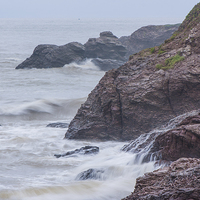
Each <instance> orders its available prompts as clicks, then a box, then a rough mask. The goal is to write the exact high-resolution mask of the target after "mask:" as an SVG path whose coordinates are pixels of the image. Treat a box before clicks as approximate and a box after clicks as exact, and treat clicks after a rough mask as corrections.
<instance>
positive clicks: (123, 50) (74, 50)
mask: <svg viewBox="0 0 200 200" xmlns="http://www.w3.org/2000/svg"><path fill="white" fill-rule="evenodd" d="M163 27H165V28H163ZM177 28H178V25H170V26H167V25H166V26H153V28H152V27H151V26H150V27H148V26H147V27H144V28H141V29H139V30H138V31H136V32H135V34H134V33H133V34H132V35H143V38H136V36H132V35H131V36H130V37H123V38H120V39H119V38H117V37H116V36H115V35H113V33H112V32H110V31H104V32H102V33H100V37H98V38H90V39H89V40H88V41H87V42H86V43H85V44H84V45H82V44H80V43H78V42H71V43H68V44H66V45H62V46H57V45H49V44H43V45H38V46H37V47H36V48H35V50H34V51H33V54H32V55H31V56H30V57H29V58H27V59H26V60H25V61H24V62H22V63H21V64H19V65H18V66H17V67H16V69H31V68H56V67H63V66H64V65H66V64H69V63H71V62H76V63H80V62H84V61H85V60H86V59H92V60H91V61H92V62H93V63H94V64H95V65H96V66H98V67H99V68H100V69H101V70H103V71H108V70H110V69H113V68H118V67H119V66H121V65H122V64H123V63H124V62H126V61H127V60H128V57H129V55H130V54H132V53H135V51H139V50H142V49H144V48H145V47H147V46H148V47H153V46H155V44H158V45H159V44H161V43H162V42H164V40H165V39H167V38H169V37H170V36H171V35H172V33H173V31H175V30H177ZM143 29H145V32H146V35H145V34H144V30H143ZM140 33H141V34H140ZM149 36H151V37H149ZM152 36H154V37H152ZM134 37H135V38H134ZM133 38H134V39H133ZM155 41H156V42H155ZM145 44H146V45H145ZM133 49H134V50H133Z"/></svg>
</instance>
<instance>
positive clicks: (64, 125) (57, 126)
mask: <svg viewBox="0 0 200 200" xmlns="http://www.w3.org/2000/svg"><path fill="white" fill-rule="evenodd" d="M68 126H69V124H68V123H62V122H56V123H50V124H48V125H47V127H53V128H68Z"/></svg>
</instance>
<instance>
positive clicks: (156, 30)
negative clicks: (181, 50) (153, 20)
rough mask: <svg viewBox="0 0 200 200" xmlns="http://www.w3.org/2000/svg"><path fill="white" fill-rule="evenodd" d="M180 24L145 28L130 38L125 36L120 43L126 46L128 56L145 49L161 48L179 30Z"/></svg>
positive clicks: (120, 39)
mask: <svg viewBox="0 0 200 200" xmlns="http://www.w3.org/2000/svg"><path fill="white" fill-rule="evenodd" d="M179 26H180V24H175V25H160V26H159V25H158V26H154V25H150V26H144V27H141V28H140V29H138V30H137V31H135V32H133V33H132V34H131V35H130V36H123V37H121V38H119V41H120V42H121V43H122V44H123V45H124V46H126V49H127V53H126V56H127V57H129V56H130V55H132V54H134V53H137V52H139V51H141V50H143V49H146V48H150V47H154V46H159V45H160V44H162V43H163V42H164V41H165V40H166V39H168V38H169V37H171V35H172V34H173V33H174V32H175V31H177V30H178V28H179Z"/></svg>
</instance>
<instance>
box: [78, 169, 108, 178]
mask: <svg viewBox="0 0 200 200" xmlns="http://www.w3.org/2000/svg"><path fill="white" fill-rule="evenodd" d="M103 173H104V170H101V169H88V170H86V171H84V172H81V173H80V174H78V175H77V177H76V180H88V179H95V180H104V179H105V177H102V175H103Z"/></svg>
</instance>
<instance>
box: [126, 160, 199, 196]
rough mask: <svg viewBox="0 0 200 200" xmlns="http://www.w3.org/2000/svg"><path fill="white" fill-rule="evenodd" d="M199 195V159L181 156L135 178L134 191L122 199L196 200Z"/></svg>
mask: <svg viewBox="0 0 200 200" xmlns="http://www.w3.org/2000/svg"><path fill="white" fill-rule="evenodd" d="M199 197H200V159H195V158H181V159H179V160H177V161H175V162H173V163H172V164H171V165H170V166H169V167H165V168H163V169H159V170H156V171H154V172H151V173H147V174H145V175H144V176H142V177H139V178H137V180H136V185H135V190H134V192H133V193H132V194H131V195H130V196H128V197H126V198H124V199H123V200H168V199H171V200H172V199H176V200H178V199H180V200H184V199H185V200H186V199H194V200H198V199H199Z"/></svg>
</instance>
